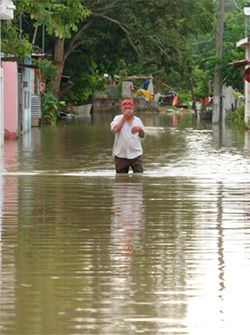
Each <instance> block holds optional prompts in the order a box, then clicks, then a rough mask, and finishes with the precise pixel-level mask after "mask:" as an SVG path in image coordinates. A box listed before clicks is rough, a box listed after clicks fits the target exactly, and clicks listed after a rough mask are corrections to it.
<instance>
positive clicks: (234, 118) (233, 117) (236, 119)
mask: <svg viewBox="0 0 250 335" xmlns="http://www.w3.org/2000/svg"><path fill="white" fill-rule="evenodd" d="M226 123H227V124H228V125H230V126H233V125H234V126H236V127H240V128H244V127H245V121H244V107H239V108H236V109H235V110H233V111H232V112H230V113H229V114H228V115H227V117H226Z"/></svg>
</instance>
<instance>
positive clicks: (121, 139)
mask: <svg viewBox="0 0 250 335" xmlns="http://www.w3.org/2000/svg"><path fill="white" fill-rule="evenodd" d="M122 118H123V116H122V115H116V116H115V118H114V120H113V121H112V122H111V130H112V131H113V129H114V127H115V126H116V125H117V124H118V123H119V122H120V121H121V119H122ZM134 126H140V127H141V128H142V129H143V130H144V125H143V123H142V121H141V119H140V118H139V117H137V116H134V117H133V120H132V122H131V124H128V122H125V123H124V125H123V127H122V128H121V130H120V131H119V132H117V133H115V141H114V146H113V156H117V157H119V158H127V159H134V158H136V157H138V156H141V155H142V153H143V150H142V145H141V138H140V136H139V133H138V132H137V133H135V134H132V132H131V129H132V128H133V127H134Z"/></svg>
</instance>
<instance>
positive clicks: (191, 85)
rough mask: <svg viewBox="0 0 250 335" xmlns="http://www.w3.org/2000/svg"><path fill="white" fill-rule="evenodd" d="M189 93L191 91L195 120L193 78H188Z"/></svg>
mask: <svg viewBox="0 0 250 335" xmlns="http://www.w3.org/2000/svg"><path fill="white" fill-rule="evenodd" d="M189 84H190V91H191V96H192V109H193V110H194V115H195V117H196V118H197V108H196V99H195V94H194V82H193V78H190V82H189Z"/></svg>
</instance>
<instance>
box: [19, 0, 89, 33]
mask: <svg viewBox="0 0 250 335" xmlns="http://www.w3.org/2000/svg"><path fill="white" fill-rule="evenodd" d="M17 10H18V11H19V12H21V11H23V12H25V13H28V14H29V15H30V18H31V19H32V20H34V21H35V25H36V26H40V25H45V26H46V29H47V33H48V34H49V35H50V36H56V37H60V38H63V37H65V38H70V37H71V35H72V32H74V31H77V29H78V26H77V24H78V23H79V22H81V21H82V20H84V19H85V18H86V17H87V16H88V15H89V14H90V11H89V10H87V9H86V8H84V6H83V5H82V2H81V1H80V0H64V1H60V0H39V1H37V0H20V1H18V2H17Z"/></svg>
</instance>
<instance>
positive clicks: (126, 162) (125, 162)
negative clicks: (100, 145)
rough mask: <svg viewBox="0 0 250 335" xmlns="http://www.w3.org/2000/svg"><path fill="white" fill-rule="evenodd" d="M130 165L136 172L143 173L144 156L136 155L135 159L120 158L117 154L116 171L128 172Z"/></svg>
mask: <svg viewBox="0 0 250 335" xmlns="http://www.w3.org/2000/svg"><path fill="white" fill-rule="evenodd" d="M129 167H131V168H132V170H133V172H134V173H142V172H143V164H142V156H139V157H136V158H134V159H127V158H119V157H117V156H115V169H116V173H128V171H129Z"/></svg>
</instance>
